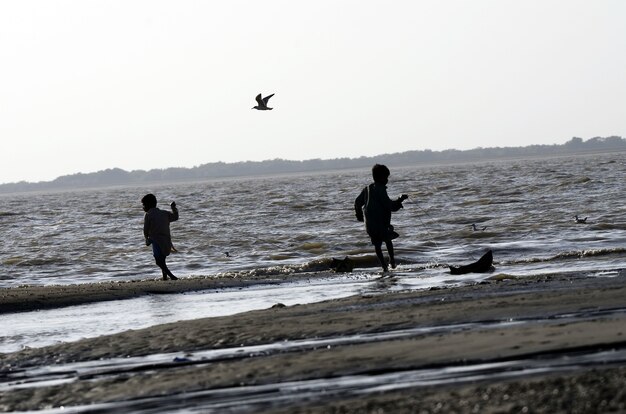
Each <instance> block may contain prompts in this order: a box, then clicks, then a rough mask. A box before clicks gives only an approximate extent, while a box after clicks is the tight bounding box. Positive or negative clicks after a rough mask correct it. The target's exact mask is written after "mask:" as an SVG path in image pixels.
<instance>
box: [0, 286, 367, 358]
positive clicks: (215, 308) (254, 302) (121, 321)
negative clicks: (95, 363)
mask: <svg viewBox="0 0 626 414" xmlns="http://www.w3.org/2000/svg"><path fill="white" fill-rule="evenodd" d="M371 280H372V277H371V276H367V275H362V276H358V275H353V276H345V277H342V276H341V277H335V278H333V279H322V280H314V281H309V282H299V283H285V284H281V285H271V286H269V285H258V286H254V287H247V288H241V289H219V290H207V291H201V292H191V293H181V294H161V295H149V296H143V297H139V298H135V299H125V300H115V301H108V302H96V303H90V304H85V305H78V306H68V307H64V308H59V309H47V310H41V311H32V312H17V313H8V314H4V315H2V324H3V329H2V336H1V339H2V340H1V341H0V352H15V351H19V350H20V349H23V348H26V347H30V348H38V347H42V346H47V345H54V344H58V343H61V342H71V341H76V340H79V339H83V338H94V337H98V336H101V335H108V334H113V333H119V332H123V331H126V330H129V329H141V328H146V327H149V326H154V325H159V324H163V323H169V322H176V321H182V320H190V319H198V318H204V317H216V316H226V315H233V314H236V313H240V312H246V311H250V310H256V309H266V308H270V307H271V306H273V305H275V304H277V303H282V304H283V305H286V306H291V305H295V304H305V303H312V302H319V301H323V300H328V299H338V298H342V297H346V296H351V295H354V294H357V293H359V292H360V291H362V290H363V289H366V288H367V285H368V284H369V283H370V281H371ZM120 315H124V317H123V318H120ZM42 321H45V323H42Z"/></svg>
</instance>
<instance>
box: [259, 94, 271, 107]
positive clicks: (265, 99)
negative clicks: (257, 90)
mask: <svg viewBox="0 0 626 414" xmlns="http://www.w3.org/2000/svg"><path fill="white" fill-rule="evenodd" d="M259 96H261V95H259ZM272 96H274V94H271V95H269V96H266V97H265V98H263V103H264V104H265V105H267V101H269V100H270V98H271V97H272Z"/></svg>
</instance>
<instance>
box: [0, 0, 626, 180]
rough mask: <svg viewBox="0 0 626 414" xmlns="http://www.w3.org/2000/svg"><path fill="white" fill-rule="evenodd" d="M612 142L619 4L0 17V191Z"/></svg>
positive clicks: (222, 7)
mask: <svg viewBox="0 0 626 414" xmlns="http://www.w3.org/2000/svg"><path fill="white" fill-rule="evenodd" d="M258 93H263V95H267V94H271V93H275V94H276V95H275V96H274V97H273V98H272V99H271V100H270V106H272V107H273V108H274V110H273V111H256V110H252V109H251V108H252V106H254V105H255V104H256V103H255V101H254V97H255V96H256V95H257V94H258ZM610 135H620V136H626V1H623V0H614V1H609V0H594V1H589V0H524V1H517V0H516V1H509V0H472V1H469V0H460V1H452V0H431V1H421V0H408V1H401V0H394V1H368V0H355V1H347V0H328V1H326V0H316V1H295V0H285V1H276V0H262V1H260V0H250V1H247V0H239V1H237V0H228V1H185V0H182V1H158V0H122V1H114V0H103V1H90V0H76V1H71V0H70V1H52V0H42V1H29V0H4V1H1V2H0V137H1V139H2V157H1V160H2V162H0V183H6V182H15V181H20V180H26V181H40V180H45V181H48V180H52V179H54V178H56V177H58V176H60V175H65V174H73V173H77V172H93V171H98V170H102V169H106V168H113V167H119V168H123V169H126V170H135V169H152V168H167V167H193V166H195V165H199V164H203V163H207V162H215V161H225V162H234V161H245V160H265V159H273V158H285V159H294V160H303V159H310V158H336V157H343V156H349V157H355V156H362V155H366V156H370V155H376V154H382V153H388V152H400V151H407V150H422V149H432V150H443V149H449V148H458V149H469V148H476V147H490V146H523V145H529V144H554V143H558V144H561V143H564V142H565V141H567V140H569V139H570V138H572V137H573V136H577V137H582V138H584V139H588V138H591V137H595V136H610Z"/></svg>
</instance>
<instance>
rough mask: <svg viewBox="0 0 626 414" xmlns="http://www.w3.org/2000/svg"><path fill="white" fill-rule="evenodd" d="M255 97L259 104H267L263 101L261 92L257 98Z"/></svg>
mask: <svg viewBox="0 0 626 414" xmlns="http://www.w3.org/2000/svg"><path fill="white" fill-rule="evenodd" d="M255 99H256V101H257V103H258V104H259V105H264V104H265V103H264V102H263V99H261V94H258V95H257V96H256V98H255ZM266 99H267V98H266Z"/></svg>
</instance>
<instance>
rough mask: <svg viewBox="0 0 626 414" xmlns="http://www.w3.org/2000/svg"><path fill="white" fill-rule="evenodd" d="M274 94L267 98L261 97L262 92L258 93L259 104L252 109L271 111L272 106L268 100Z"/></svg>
mask: <svg viewBox="0 0 626 414" xmlns="http://www.w3.org/2000/svg"><path fill="white" fill-rule="evenodd" d="M272 96H274V94H271V95H269V96H266V97H265V98H261V94H258V95H257V96H256V102H257V103H258V105H257V106H253V107H252V109H258V110H259V111H268V110H269V111H271V110H272V108H270V107H268V106H267V101H269V100H270V98H271V97H272Z"/></svg>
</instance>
